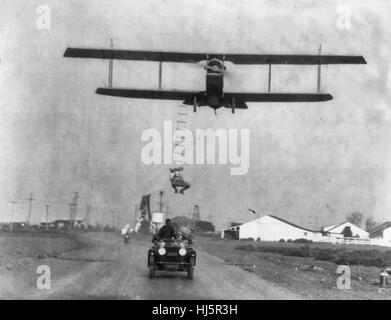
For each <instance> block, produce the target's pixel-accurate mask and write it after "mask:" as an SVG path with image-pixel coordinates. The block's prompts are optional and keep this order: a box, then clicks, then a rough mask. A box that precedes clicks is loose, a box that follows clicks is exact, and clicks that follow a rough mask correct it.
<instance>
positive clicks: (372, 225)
mask: <svg viewBox="0 0 391 320" xmlns="http://www.w3.org/2000/svg"><path fill="white" fill-rule="evenodd" d="M376 226H377V222H376V221H375V220H374V219H373V218H372V217H369V218H368V219H367V220H366V221H365V230H367V231H368V232H370V231H372V230H373V229H375V227H376Z"/></svg>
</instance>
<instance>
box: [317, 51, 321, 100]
mask: <svg viewBox="0 0 391 320" xmlns="http://www.w3.org/2000/svg"><path fill="white" fill-rule="evenodd" d="M321 54H322V45H320V46H319V55H321ZM321 68H322V65H321V64H320V62H318V83H317V92H318V93H320V75H321Z"/></svg>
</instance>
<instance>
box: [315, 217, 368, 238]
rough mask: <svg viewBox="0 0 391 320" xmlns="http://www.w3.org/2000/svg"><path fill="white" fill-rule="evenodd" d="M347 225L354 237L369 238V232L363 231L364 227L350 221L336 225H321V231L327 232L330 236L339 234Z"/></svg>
mask: <svg viewBox="0 0 391 320" xmlns="http://www.w3.org/2000/svg"><path fill="white" fill-rule="evenodd" d="M346 227H348V228H350V230H352V234H353V237H354V238H361V239H368V238H369V232H367V231H365V230H364V229H362V228H360V227H358V226H356V225H355V224H353V223H351V222H348V221H346V222H343V223H341V224H338V225H332V226H327V227H323V228H322V231H324V232H327V233H328V234H329V235H330V236H341V235H342V232H343V231H344V229H345V228H346Z"/></svg>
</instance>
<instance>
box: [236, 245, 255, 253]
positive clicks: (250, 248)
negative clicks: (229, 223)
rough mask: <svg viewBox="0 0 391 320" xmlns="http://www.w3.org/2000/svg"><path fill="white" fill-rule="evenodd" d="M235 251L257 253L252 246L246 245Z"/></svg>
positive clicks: (238, 247)
mask: <svg viewBox="0 0 391 320" xmlns="http://www.w3.org/2000/svg"><path fill="white" fill-rule="evenodd" d="M235 250H243V251H255V248H254V247H253V246H252V245H251V244H245V245H242V246H237V247H236V248H235Z"/></svg>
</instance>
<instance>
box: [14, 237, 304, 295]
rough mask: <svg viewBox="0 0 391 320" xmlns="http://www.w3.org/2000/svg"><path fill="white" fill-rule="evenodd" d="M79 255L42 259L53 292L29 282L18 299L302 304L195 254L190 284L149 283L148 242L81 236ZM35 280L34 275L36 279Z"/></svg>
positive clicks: (165, 279)
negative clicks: (224, 301)
mask: <svg viewBox="0 0 391 320" xmlns="http://www.w3.org/2000/svg"><path fill="white" fill-rule="evenodd" d="M81 237H82V238H81V240H82V241H83V242H84V243H85V244H86V246H84V247H83V248H81V249H79V250H73V251H70V252H66V253H63V254H60V255H57V257H54V258H53V257H50V258H44V259H40V260H39V263H40V264H44V265H48V266H49V267H50V268H51V273H52V275H51V278H52V283H51V289H50V290H38V289H36V288H35V285H34V282H33V280H31V279H30V280H29V282H30V283H29V287H28V289H26V290H24V291H23V292H24V294H22V295H19V296H18V297H17V298H25V299H179V300H181V299H300V298H302V297H300V296H297V295H294V294H293V293H291V292H289V291H288V290H286V289H283V288H279V287H277V286H276V285H275V284H272V283H270V282H267V281H265V280H262V279H260V278H259V277H257V276H256V275H255V274H253V273H250V272H247V271H244V270H241V269H240V268H238V267H236V266H232V265H228V264H226V263H225V262H224V261H223V260H221V259H219V258H217V257H214V256H212V255H210V254H207V253H204V252H200V251H198V260H197V266H196V269H195V273H194V279H193V280H188V279H187V278H186V273H184V272H183V273H171V272H160V273H158V276H157V277H156V278H154V279H149V277H148V269H147V266H146V253H147V249H148V247H149V243H148V242H146V241H140V240H137V239H132V240H131V242H130V243H129V244H128V245H125V244H124V243H123V242H122V239H121V238H120V237H118V236H115V235H113V234H104V233H102V234H85V235H82V236H81ZM37 276H38V275H34V277H37Z"/></svg>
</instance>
